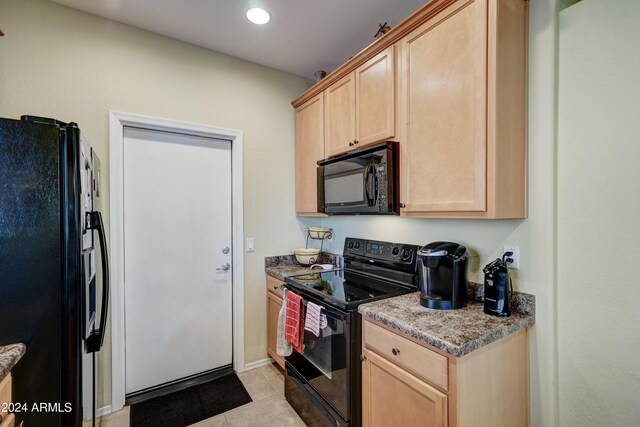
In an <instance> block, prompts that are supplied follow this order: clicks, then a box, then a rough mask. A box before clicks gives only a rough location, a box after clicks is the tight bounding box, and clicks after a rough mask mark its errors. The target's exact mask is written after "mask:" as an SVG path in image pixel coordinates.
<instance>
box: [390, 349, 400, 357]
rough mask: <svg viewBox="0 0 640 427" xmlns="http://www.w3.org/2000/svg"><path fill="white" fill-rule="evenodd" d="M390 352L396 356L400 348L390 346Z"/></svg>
mask: <svg viewBox="0 0 640 427" xmlns="http://www.w3.org/2000/svg"><path fill="white" fill-rule="evenodd" d="M391 353H393V355H394V356H397V355H399V354H400V349H399V348H392V349H391Z"/></svg>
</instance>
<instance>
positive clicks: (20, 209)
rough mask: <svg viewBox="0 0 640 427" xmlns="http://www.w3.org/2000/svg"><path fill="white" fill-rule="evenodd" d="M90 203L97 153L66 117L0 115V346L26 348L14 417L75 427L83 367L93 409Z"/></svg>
mask: <svg viewBox="0 0 640 427" xmlns="http://www.w3.org/2000/svg"><path fill="white" fill-rule="evenodd" d="M99 206H100V161H99V160H98V158H97V156H96V155H95V153H94V152H93V150H92V148H91V146H90V145H88V144H87V143H86V142H85V141H84V140H83V137H82V134H81V133H80V129H79V128H78V126H77V125H76V124H75V123H63V122H60V121H57V120H53V119H46V118H42V117H34V116H22V117H21V120H12V119H0V345H6V344H12V343H18V342H22V343H24V344H25V345H26V348H27V349H26V353H25V355H24V356H23V357H22V359H21V360H20V361H19V362H18V364H17V365H16V366H15V367H14V369H13V370H12V376H13V402H15V403H19V404H20V406H21V410H20V411H19V412H16V413H15V415H16V421H17V422H16V425H20V422H21V421H24V426H25V427H40V426H47V427H53V426H80V425H81V424H82V417H83V409H82V408H83V398H82V396H83V386H82V382H83V381H82V380H83V369H84V370H87V371H86V372H85V373H84V375H85V376H86V375H90V376H91V377H89V378H90V379H91V381H90V382H89V384H90V386H93V393H89V396H91V395H92V394H93V399H92V400H93V402H86V401H85V402H84V405H85V406H87V407H91V408H93V411H92V412H95V383H94V380H95V378H96V376H95V353H96V352H97V351H99V349H100V347H101V346H102V342H103V339H104V331H105V326H106V316H107V307H108V300H109V267H108V259H107V252H106V246H105V233H104V228H103V224H102V216H101V214H100V211H99ZM91 353H93V354H92V355H91V356H92V357H88V356H87V354H91ZM83 357H84V358H85V360H86V359H87V358H88V360H89V361H91V360H92V359H93V363H84V366H83V363H82V360H83ZM89 370H90V371H91V372H89ZM85 379H86V378H85ZM92 383H94V384H92ZM85 391H86V390H85ZM43 403H45V404H47V405H46V406H42V404H43ZM89 404H90V405H91V406H89Z"/></svg>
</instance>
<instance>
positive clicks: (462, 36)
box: [400, 0, 487, 213]
mask: <svg viewBox="0 0 640 427" xmlns="http://www.w3.org/2000/svg"><path fill="white" fill-rule="evenodd" d="M486 23H487V5H486V0H471V1H470V0H460V1H456V2H455V3H453V4H451V5H450V6H449V7H447V8H446V9H445V10H443V11H442V12H440V14H439V15H437V16H435V17H434V18H432V19H430V20H429V21H427V22H426V23H424V24H423V25H422V26H420V27H418V28H417V29H416V30H414V31H413V32H412V33H410V34H409V35H408V36H406V37H405V38H403V39H402V40H401V41H400V50H401V52H400V56H401V59H400V61H401V67H402V71H401V73H400V76H401V77H400V109H401V111H400V117H401V125H400V126H402V131H401V132H402V135H401V138H403V139H402V143H403V147H402V150H401V151H402V153H401V156H402V157H401V159H402V160H401V161H402V163H401V169H400V170H401V171H402V172H401V173H402V174H403V177H404V179H403V182H402V197H401V202H402V203H404V204H405V205H406V207H405V209H403V213H408V212H443V211H454V212H455V211H476V212H478V211H485V210H486V182H487V181H486V173H487V171H486V162H487V154H486V153H487V136H486V128H487V127H486V85H487V81H486V74H487V73H486V57H487V36H486V31H487V27H486V25H487V24H486Z"/></svg>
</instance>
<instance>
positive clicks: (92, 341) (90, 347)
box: [86, 211, 109, 353]
mask: <svg viewBox="0 0 640 427" xmlns="http://www.w3.org/2000/svg"><path fill="white" fill-rule="evenodd" d="M86 220H87V228H88V229H89V230H96V231H97V232H98V238H99V239H100V258H101V259H102V308H101V311H100V327H99V329H97V330H95V329H94V330H93V331H91V332H90V333H89V336H88V337H87V339H86V350H87V353H95V352H96V351H99V350H100V347H102V343H103V342H104V335H105V332H106V327H107V310H108V308H109V257H108V255H107V240H106V238H105V234H104V223H103V222H102V214H101V213H100V212H98V211H94V212H87V218H86Z"/></svg>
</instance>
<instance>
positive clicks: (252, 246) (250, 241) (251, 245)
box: [247, 237, 256, 252]
mask: <svg viewBox="0 0 640 427" xmlns="http://www.w3.org/2000/svg"><path fill="white" fill-rule="evenodd" d="M255 250H256V246H255V241H254V239H253V237H249V238H247V252H253V251H255Z"/></svg>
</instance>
